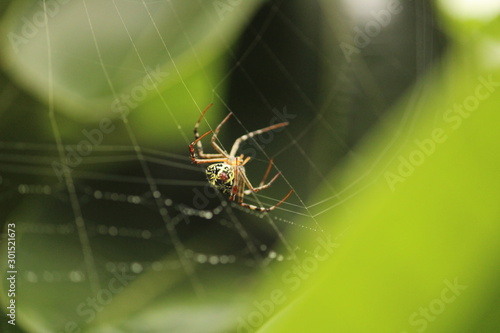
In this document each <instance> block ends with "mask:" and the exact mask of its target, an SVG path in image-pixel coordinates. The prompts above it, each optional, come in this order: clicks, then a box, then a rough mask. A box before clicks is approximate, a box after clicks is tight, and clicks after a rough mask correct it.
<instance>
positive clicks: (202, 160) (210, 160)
mask: <svg viewBox="0 0 500 333" xmlns="http://www.w3.org/2000/svg"><path fill="white" fill-rule="evenodd" d="M191 159H192V160H193V163H194V164H206V163H218V162H226V161H227V159H226V158H225V157H222V158H194V159H193V158H191Z"/></svg>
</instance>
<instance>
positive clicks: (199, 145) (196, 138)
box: [193, 103, 213, 158]
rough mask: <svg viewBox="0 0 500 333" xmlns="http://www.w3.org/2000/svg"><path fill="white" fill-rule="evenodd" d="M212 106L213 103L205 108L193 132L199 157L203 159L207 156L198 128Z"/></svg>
mask: <svg viewBox="0 0 500 333" xmlns="http://www.w3.org/2000/svg"><path fill="white" fill-rule="evenodd" d="M212 105H213V104H212V103H210V104H208V106H207V107H206V108H205V110H203V112H202V113H201V116H200V118H198V121H197V122H196V124H195V125H194V130H193V132H194V139H195V142H196V147H197V148H198V156H200V157H202V158H203V157H205V156H204V155H205V154H204V153H203V145H202V144H201V141H200V140H199V139H200V134H199V133H198V127H199V126H200V123H201V120H202V119H203V117H204V116H205V113H207V111H208V109H210V107H211V106H212Z"/></svg>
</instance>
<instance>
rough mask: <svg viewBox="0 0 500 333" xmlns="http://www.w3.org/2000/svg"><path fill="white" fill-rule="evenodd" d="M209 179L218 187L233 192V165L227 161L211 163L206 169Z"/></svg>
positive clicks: (222, 190) (229, 192) (223, 190)
mask: <svg viewBox="0 0 500 333" xmlns="http://www.w3.org/2000/svg"><path fill="white" fill-rule="evenodd" d="M205 172H206V174H207V180H208V182H209V183H210V185H212V186H213V187H215V188H216V189H218V190H219V191H221V192H223V193H228V194H231V192H232V190H233V185H234V171H233V167H232V166H231V165H229V164H227V163H223V162H221V163H214V164H210V165H209V166H208V167H207V169H206V171H205Z"/></svg>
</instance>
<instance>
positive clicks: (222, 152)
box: [212, 112, 233, 157]
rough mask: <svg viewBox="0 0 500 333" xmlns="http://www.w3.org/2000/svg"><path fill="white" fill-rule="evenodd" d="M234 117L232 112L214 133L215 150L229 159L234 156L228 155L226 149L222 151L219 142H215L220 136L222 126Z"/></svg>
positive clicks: (213, 144)
mask: <svg viewBox="0 0 500 333" xmlns="http://www.w3.org/2000/svg"><path fill="white" fill-rule="evenodd" d="M232 115H233V113H232V112H230V113H229V114H228V115H227V116H226V118H224V120H222V121H221V123H220V124H219V125H218V126H217V128H216V129H215V132H214V135H213V136H212V146H213V147H214V149H215V150H216V151H218V152H219V154H222V155H224V156H225V157H229V156H232V155H227V153H226V152H225V151H224V149H222V148H221V147H220V146H219V145H218V144H217V142H215V140H217V135H218V134H219V131H220V129H221V127H222V125H224V124H225V123H226V121H227V120H228V119H229V117H231V116H232Z"/></svg>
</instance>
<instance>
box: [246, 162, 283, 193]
mask: <svg viewBox="0 0 500 333" xmlns="http://www.w3.org/2000/svg"><path fill="white" fill-rule="evenodd" d="M270 169H271V166H268V167H267V171H266V174H265V175H264V179H262V181H261V182H260V184H259V186H257V187H253V185H252V183H250V180H249V179H248V177H247V176H246V174H242V178H243V179H244V181H245V184H246V186H247V187H248V190H246V191H245V194H250V193H252V192H254V193H255V192H259V191H260V190H263V189H266V188H268V187H269V186H271V184H272V183H273V182H274V181H275V180H276V179H277V178H278V176H279V175H280V174H281V172H278V173H277V174H276V175H275V176H274V177H273V178H272V179H271V180H270V181H269V183H267V184H264V181H265V179H266V178H267V174H268V173H269V170H270Z"/></svg>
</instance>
